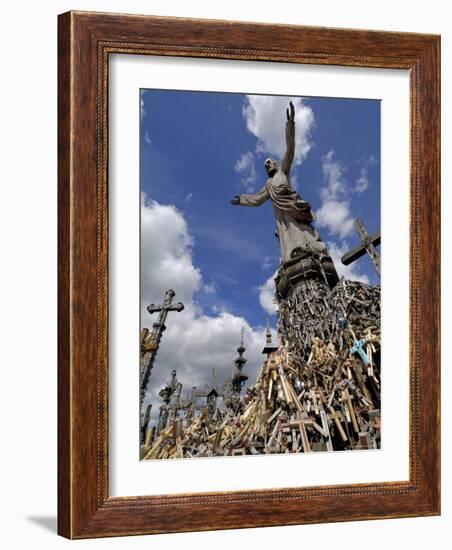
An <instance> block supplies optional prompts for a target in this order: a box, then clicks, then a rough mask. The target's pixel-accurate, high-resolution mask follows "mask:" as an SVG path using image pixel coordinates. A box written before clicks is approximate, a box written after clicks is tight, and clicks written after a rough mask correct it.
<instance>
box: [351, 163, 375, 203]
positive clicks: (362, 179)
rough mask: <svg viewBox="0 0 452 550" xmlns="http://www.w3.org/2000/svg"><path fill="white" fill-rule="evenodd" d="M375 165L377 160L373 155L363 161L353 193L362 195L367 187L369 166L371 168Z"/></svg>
mask: <svg viewBox="0 0 452 550" xmlns="http://www.w3.org/2000/svg"><path fill="white" fill-rule="evenodd" d="M376 163H377V159H376V157H375V156H374V155H370V156H369V158H368V159H367V160H365V161H364V165H363V166H362V168H361V172H360V174H359V177H358V178H357V179H356V181H355V188H354V191H355V193H359V194H361V193H364V191H365V190H366V189H367V188H368V187H369V166H373V165H374V164H376Z"/></svg>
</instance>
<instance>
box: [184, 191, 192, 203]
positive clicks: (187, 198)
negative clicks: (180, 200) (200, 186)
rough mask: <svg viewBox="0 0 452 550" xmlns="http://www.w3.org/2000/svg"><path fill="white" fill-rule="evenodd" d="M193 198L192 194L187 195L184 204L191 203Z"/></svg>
mask: <svg viewBox="0 0 452 550" xmlns="http://www.w3.org/2000/svg"><path fill="white" fill-rule="evenodd" d="M192 198H193V193H188V194H187V195H186V197H185V202H191V200H192Z"/></svg>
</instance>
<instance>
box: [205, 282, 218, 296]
mask: <svg viewBox="0 0 452 550" xmlns="http://www.w3.org/2000/svg"><path fill="white" fill-rule="evenodd" d="M217 288H218V287H217V284H216V283H215V282H214V281H212V282H211V283H209V284H206V285H204V286H203V287H202V289H203V291H204V292H205V293H206V294H216V293H217Z"/></svg>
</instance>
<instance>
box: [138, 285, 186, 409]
mask: <svg viewBox="0 0 452 550" xmlns="http://www.w3.org/2000/svg"><path fill="white" fill-rule="evenodd" d="M174 296H176V293H175V292H174V290H173V289H171V288H170V289H169V290H167V291H166V292H165V300H164V301H163V304H161V305H156V304H150V305H148V307H147V308H146V309H147V310H148V312H149V313H150V314H151V315H152V313H157V312H159V317H158V319H157V321H156V322H155V323H154V324H153V327H152V332H151V335H150V340H151V341H152V342H153V346H149V347H148V350H147V351H145V353H144V354H143V355H142V357H141V377H140V378H141V380H140V405H141V406H142V405H143V401H144V396H145V395H146V390H147V386H148V383H149V378H150V376H151V370H152V367H153V366H154V360H155V357H156V355H157V352H158V349H159V345H160V341H161V339H162V334H163V331H164V330H165V329H166V326H165V322H166V318H167V317H168V313H169V312H170V311H182V310H183V309H184V304H183V303H182V302H178V303H177V304H173V298H174Z"/></svg>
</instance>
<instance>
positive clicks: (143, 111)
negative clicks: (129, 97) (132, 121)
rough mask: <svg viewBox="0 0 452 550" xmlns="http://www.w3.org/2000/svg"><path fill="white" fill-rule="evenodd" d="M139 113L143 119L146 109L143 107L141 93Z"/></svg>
mask: <svg viewBox="0 0 452 550" xmlns="http://www.w3.org/2000/svg"><path fill="white" fill-rule="evenodd" d="M140 112H141V118H143V117H144V116H145V115H146V108H145V106H144V97H143V92H141V97H140Z"/></svg>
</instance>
